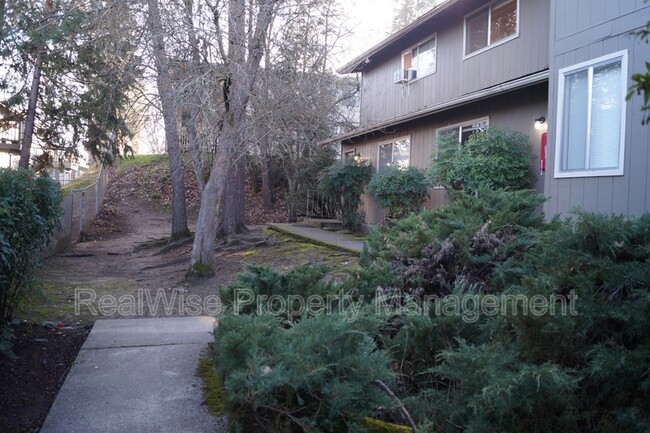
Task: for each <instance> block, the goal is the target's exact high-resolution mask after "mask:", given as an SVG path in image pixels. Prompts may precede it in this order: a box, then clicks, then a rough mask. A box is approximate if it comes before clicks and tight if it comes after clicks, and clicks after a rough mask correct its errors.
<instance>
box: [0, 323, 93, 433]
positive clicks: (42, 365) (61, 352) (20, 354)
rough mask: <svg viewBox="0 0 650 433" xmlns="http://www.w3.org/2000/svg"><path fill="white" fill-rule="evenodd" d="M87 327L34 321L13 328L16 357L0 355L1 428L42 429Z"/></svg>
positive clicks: (86, 333) (9, 429)
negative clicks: (60, 326) (51, 325)
mask: <svg viewBox="0 0 650 433" xmlns="http://www.w3.org/2000/svg"><path fill="white" fill-rule="evenodd" d="M87 328H88V327H81V328H75V329H62V330H58V329H47V328H45V327H43V326H41V325H36V324H33V323H23V324H22V325H18V326H16V327H14V328H13V330H14V340H13V353H14V355H16V358H15V359H13V360H12V359H7V358H5V357H2V356H1V355H0V384H1V385H0V402H2V404H1V406H0V432H16V433H18V432H37V431H39V429H40V427H41V425H42V424H43V421H45V417H46V416H47V413H48V412H49V410H50V407H51V406H52V403H53V402H54V398H55V397H56V394H57V392H58V391H59V388H60V387H61V385H62V384H63V381H64V380H65V376H66V375H67V373H68V371H69V369H70V367H71V366H72V364H73V362H74V360H75V358H76V357H77V353H79V349H80V348H81V346H82V345H83V343H84V341H85V340H86V337H87V336H88V333H89V332H90V330H89V329H87Z"/></svg>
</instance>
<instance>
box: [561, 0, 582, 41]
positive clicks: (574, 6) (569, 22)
mask: <svg viewBox="0 0 650 433" xmlns="http://www.w3.org/2000/svg"><path fill="white" fill-rule="evenodd" d="M563 4H564V34H563V35H562V36H563V37H564V36H568V35H570V34H573V33H575V32H576V29H577V27H578V2H577V1H575V0H571V1H567V2H563Z"/></svg>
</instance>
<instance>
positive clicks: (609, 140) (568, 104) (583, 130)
mask: <svg viewBox="0 0 650 433" xmlns="http://www.w3.org/2000/svg"><path fill="white" fill-rule="evenodd" d="M558 75H559V77H558V80H559V81H558V95H557V119H558V120H557V131H556V140H555V141H556V143H557V145H556V152H555V177H556V178H560V177H589V176H621V175H623V155H624V151H625V110H626V100H625V96H626V94H627V50H624V51H619V52H617V53H612V54H609V55H606V56H603V57H599V58H597V59H593V60H589V61H587V62H583V63H580V64H577V65H574V66H570V67H567V68H562V69H560V70H559V72H558Z"/></svg>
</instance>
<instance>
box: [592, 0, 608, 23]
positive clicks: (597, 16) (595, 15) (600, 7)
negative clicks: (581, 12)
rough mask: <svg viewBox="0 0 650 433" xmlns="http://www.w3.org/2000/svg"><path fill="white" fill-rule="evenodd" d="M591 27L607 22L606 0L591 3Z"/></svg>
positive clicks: (595, 0) (594, 0)
mask: <svg viewBox="0 0 650 433" xmlns="http://www.w3.org/2000/svg"><path fill="white" fill-rule="evenodd" d="M590 8H591V11H590V12H591V14H590V17H589V18H590V20H589V23H590V26H591V27H595V26H597V25H598V24H600V23H603V22H605V17H606V15H605V0H591V3H590Z"/></svg>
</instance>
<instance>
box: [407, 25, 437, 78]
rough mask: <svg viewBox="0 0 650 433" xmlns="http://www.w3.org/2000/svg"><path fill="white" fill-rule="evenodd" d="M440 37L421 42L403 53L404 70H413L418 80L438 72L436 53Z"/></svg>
mask: <svg viewBox="0 0 650 433" xmlns="http://www.w3.org/2000/svg"><path fill="white" fill-rule="evenodd" d="M437 46H438V36H437V35H433V37H431V38H429V39H427V40H425V41H423V42H420V43H419V44H417V45H416V46H414V47H411V48H409V49H408V50H406V51H404V52H403V53H402V69H413V70H415V71H417V72H416V78H422V77H425V76H427V75H430V74H433V73H434V72H436V51H437Z"/></svg>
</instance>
